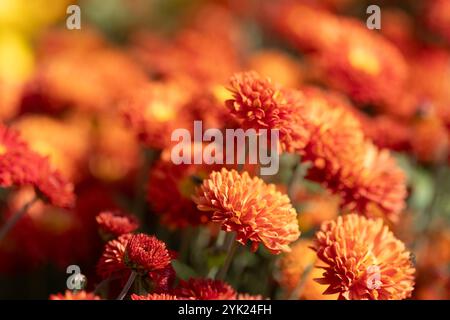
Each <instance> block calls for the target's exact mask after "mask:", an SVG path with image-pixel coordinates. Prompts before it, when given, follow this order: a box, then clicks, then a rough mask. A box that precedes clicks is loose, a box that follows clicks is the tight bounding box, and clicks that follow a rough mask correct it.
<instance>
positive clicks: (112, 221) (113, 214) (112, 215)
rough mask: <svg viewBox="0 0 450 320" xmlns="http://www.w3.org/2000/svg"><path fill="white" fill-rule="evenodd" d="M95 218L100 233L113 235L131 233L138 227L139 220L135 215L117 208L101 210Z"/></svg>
mask: <svg viewBox="0 0 450 320" xmlns="http://www.w3.org/2000/svg"><path fill="white" fill-rule="evenodd" d="M95 220H96V221H97V223H98V226H99V228H100V232H101V233H102V234H105V235H111V236H113V237H118V236H121V235H122V234H125V233H132V232H133V231H135V230H136V229H137V228H138V227H139V222H138V220H137V218H136V217H135V216H132V215H130V214H127V213H124V212H121V211H118V210H115V211H104V212H101V213H100V214H99V215H98V216H97V217H95Z"/></svg>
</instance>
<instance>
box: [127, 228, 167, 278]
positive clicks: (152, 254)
mask: <svg viewBox="0 0 450 320" xmlns="http://www.w3.org/2000/svg"><path fill="white" fill-rule="evenodd" d="M171 260H172V257H171V255H170V253H169V251H168V250H167V248H166V244H165V243H164V242H162V241H160V240H158V239H157V238H156V237H153V236H149V235H146V234H143V233H140V234H136V235H132V236H131V238H130V240H129V241H128V243H127V246H126V249H125V255H124V261H125V264H126V265H127V266H130V268H131V269H133V270H136V271H138V272H150V271H155V270H161V269H164V268H165V267H167V266H168V265H169V264H170V261H171Z"/></svg>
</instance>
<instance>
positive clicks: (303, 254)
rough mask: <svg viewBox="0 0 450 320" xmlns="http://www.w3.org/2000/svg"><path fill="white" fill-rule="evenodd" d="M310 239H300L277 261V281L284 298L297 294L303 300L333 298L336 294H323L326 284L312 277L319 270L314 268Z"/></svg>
mask: <svg viewBox="0 0 450 320" xmlns="http://www.w3.org/2000/svg"><path fill="white" fill-rule="evenodd" d="M311 245H312V241H310V240H300V241H297V242H296V243H295V244H294V245H293V246H292V251H291V252H289V253H287V254H285V255H283V256H282V257H281V259H280V260H279V261H278V272H279V277H278V281H279V283H280V286H281V287H282V288H283V290H284V292H285V294H286V298H289V297H292V296H293V295H294V294H295V295H297V296H295V298H297V299H305V300H335V299H336V298H337V294H334V295H324V294H323V292H324V291H325V290H326V286H324V285H321V284H319V283H317V282H316V281H315V280H314V278H315V277H319V276H320V275H321V271H320V270H319V269H317V268H314V267H315V265H316V262H317V257H316V254H315V252H314V251H313V250H311V248H310V247H311Z"/></svg>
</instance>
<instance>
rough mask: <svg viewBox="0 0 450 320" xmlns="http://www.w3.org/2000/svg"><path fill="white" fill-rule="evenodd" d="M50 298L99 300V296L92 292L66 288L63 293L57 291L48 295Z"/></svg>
mask: <svg viewBox="0 0 450 320" xmlns="http://www.w3.org/2000/svg"><path fill="white" fill-rule="evenodd" d="M50 300H101V298H100V297H99V296H96V295H95V294H94V293H92V292H86V291H84V290H81V291H77V292H72V291H70V290H66V292H64V294H62V293H57V294H52V295H50Z"/></svg>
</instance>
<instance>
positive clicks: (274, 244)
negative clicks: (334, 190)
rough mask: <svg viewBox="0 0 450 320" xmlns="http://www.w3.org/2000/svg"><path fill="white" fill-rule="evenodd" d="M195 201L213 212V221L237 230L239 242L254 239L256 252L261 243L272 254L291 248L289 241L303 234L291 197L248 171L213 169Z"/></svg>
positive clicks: (234, 230) (204, 209) (200, 207)
mask: <svg viewBox="0 0 450 320" xmlns="http://www.w3.org/2000/svg"><path fill="white" fill-rule="evenodd" d="M194 201H195V202H196V203H197V207H198V209H200V210H202V211H212V212H213V214H212V221H214V222H219V223H221V224H222V229H223V230H225V231H228V232H236V234H237V241H238V242H240V243H242V244H245V243H246V242H247V241H251V242H252V250H254V251H255V250H256V249H257V248H258V245H259V243H262V244H263V245H264V246H265V247H266V248H267V249H269V250H270V251H271V252H273V253H280V252H281V251H289V250H290V249H289V244H290V243H291V242H293V241H295V240H297V238H298V237H299V236H300V232H299V230H298V223H297V213H296V211H295V209H294V208H292V205H291V203H290V201H289V198H288V197H287V196H286V195H283V194H281V193H280V192H278V191H276V187H275V185H272V184H269V185H267V184H266V183H265V182H264V181H263V180H262V179H260V178H258V177H254V178H251V177H250V176H249V174H248V173H247V172H244V173H242V174H239V173H238V172H237V171H235V170H231V171H228V170H227V169H225V168H223V169H222V170H221V171H220V172H217V171H214V172H212V173H211V175H210V176H209V179H207V180H205V181H203V184H202V186H201V187H200V188H199V190H198V192H197V195H196V197H194Z"/></svg>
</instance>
